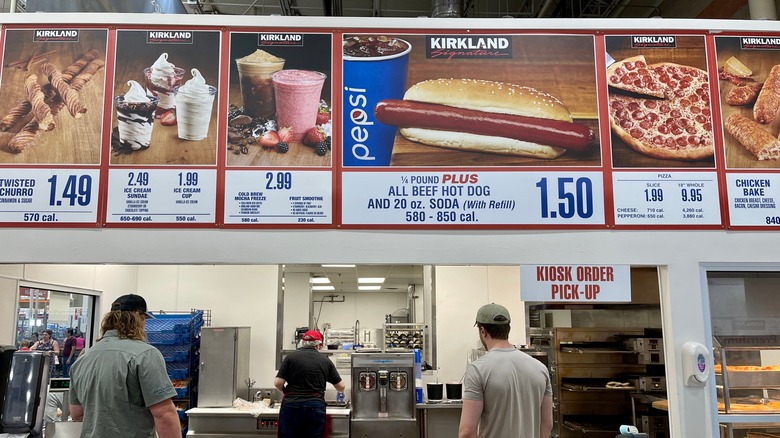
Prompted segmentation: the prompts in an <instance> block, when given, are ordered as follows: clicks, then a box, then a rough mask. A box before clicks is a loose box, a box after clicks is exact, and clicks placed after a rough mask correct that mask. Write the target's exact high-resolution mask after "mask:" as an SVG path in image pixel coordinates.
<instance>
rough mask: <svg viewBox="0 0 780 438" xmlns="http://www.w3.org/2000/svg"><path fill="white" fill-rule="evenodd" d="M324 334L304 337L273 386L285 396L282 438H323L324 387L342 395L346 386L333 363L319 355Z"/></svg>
mask: <svg viewBox="0 0 780 438" xmlns="http://www.w3.org/2000/svg"><path fill="white" fill-rule="evenodd" d="M320 348H322V333H320V332H318V331H316V330H309V331H307V332H306V333H304V334H303V338H302V340H301V346H300V348H299V349H298V350H297V351H295V352H293V353H291V354H289V355H288V356H287V357H285V358H284V361H282V367H281V368H279V372H278V373H277V374H276V378H275V379H274V386H275V387H276V389H278V390H279V391H282V393H284V398H283V399H282V407H281V409H280V410H279V435H278V437H279V438H320V437H321V436H323V432H324V431H325V386H326V384H327V383H330V384H332V385H333V386H334V387H335V388H336V391H338V392H339V393H342V392H344V389H345V388H346V386H345V385H344V382H343V381H342V380H341V376H340V375H339V373H338V371H336V366H335V365H334V364H333V362H331V360H330V359H329V358H328V357H327V356H325V355H323V354H320V353H319V349H320Z"/></svg>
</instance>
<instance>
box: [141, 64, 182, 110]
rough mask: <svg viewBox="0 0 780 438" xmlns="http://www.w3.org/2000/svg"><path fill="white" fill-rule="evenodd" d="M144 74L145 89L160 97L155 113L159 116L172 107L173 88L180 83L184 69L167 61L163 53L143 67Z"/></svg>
mask: <svg viewBox="0 0 780 438" xmlns="http://www.w3.org/2000/svg"><path fill="white" fill-rule="evenodd" d="M144 76H145V77H146V88H147V90H149V92H150V93H151V94H152V95H154V96H157V97H159V98H160V103H158V104H157V106H158V107H159V109H160V110H159V111H158V112H157V114H156V116H157V117H158V118H159V117H160V116H161V115H162V113H163V112H165V111H166V110H169V109H171V108H173V107H174V104H175V102H174V98H173V89H174V88H175V87H176V86H178V85H180V84H181V79H182V78H183V77H184V69H183V68H180V67H176V66H175V65H173V64H171V63H170V62H168V54H167V53H163V54H161V55H160V57H159V58H157V61H154V64H152V66H151V67H148V68H145V69H144Z"/></svg>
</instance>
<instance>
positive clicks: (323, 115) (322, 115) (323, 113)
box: [317, 106, 330, 125]
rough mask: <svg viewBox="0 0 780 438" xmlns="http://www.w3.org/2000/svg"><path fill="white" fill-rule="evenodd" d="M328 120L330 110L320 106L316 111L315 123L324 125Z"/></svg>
mask: <svg viewBox="0 0 780 438" xmlns="http://www.w3.org/2000/svg"><path fill="white" fill-rule="evenodd" d="M328 120H330V111H328V108H327V107H322V106H321V107H320V109H319V111H317V124H318V125H324V124H326V123H328Z"/></svg>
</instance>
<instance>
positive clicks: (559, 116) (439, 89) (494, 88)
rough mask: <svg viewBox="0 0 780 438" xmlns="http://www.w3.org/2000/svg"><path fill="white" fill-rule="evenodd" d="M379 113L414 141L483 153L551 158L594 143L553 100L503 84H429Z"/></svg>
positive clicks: (384, 103)
mask: <svg viewBox="0 0 780 438" xmlns="http://www.w3.org/2000/svg"><path fill="white" fill-rule="evenodd" d="M374 113H375V114H376V118H377V120H379V121H380V122H382V123H384V124H388V125H396V126H398V127H400V132H401V135H403V136H404V137H406V138H407V139H409V140H411V141H415V142H419V143H423V144H427V145H431V146H440V147H446V148H455V149H463V150H472V151H479V152H492V153H497V154H508V155H520V156H526V157H536V158H547V159H552V158H557V157H559V156H560V155H561V154H563V153H564V152H566V150H568V149H571V150H578V151H583V150H587V149H588V148H590V147H591V146H592V144H593V142H594V139H595V134H594V133H593V131H592V130H591V129H590V128H588V127H587V126H583V125H578V124H575V123H572V117H571V114H570V113H569V110H568V109H567V108H566V107H565V106H564V105H563V103H561V101H560V100H558V99H557V98H555V97H554V96H551V95H549V94H547V93H544V92H542V91H539V90H536V89H534V88H530V87H523V86H520V85H515V84H509V83H504V82H493V81H484V80H477V79H433V80H427V81H423V82H420V83H418V84H415V85H413V86H412V87H411V88H409V89H408V90H407V91H406V93H405V94H404V99H403V100H384V101H381V102H379V103H378V104H377V105H376V108H375V109H374Z"/></svg>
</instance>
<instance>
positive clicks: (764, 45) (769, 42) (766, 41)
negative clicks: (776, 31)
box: [739, 37, 780, 50]
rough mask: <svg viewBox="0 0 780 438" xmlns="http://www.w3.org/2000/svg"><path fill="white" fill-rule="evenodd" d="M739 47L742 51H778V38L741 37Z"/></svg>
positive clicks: (779, 38)
mask: <svg viewBox="0 0 780 438" xmlns="http://www.w3.org/2000/svg"><path fill="white" fill-rule="evenodd" d="M739 45H740V46H742V48H743V49H769V50H780V37H771V38H769V37H742V38H740V39H739Z"/></svg>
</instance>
